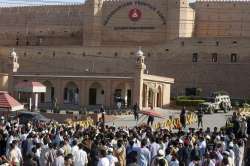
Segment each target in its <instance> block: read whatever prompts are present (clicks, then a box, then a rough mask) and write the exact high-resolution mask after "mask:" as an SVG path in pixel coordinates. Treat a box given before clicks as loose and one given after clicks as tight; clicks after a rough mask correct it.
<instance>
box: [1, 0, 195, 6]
mask: <svg viewBox="0 0 250 166" xmlns="http://www.w3.org/2000/svg"><path fill="white" fill-rule="evenodd" d="M84 1H85V0H0V6H1V7H11V6H27V5H31V6H33V5H54V4H62V3H83V2H84ZM189 1H190V2H193V1H195V0H189Z"/></svg>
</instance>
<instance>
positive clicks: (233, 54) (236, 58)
mask: <svg viewBox="0 0 250 166" xmlns="http://www.w3.org/2000/svg"><path fill="white" fill-rule="evenodd" d="M237 60H238V57H237V54H235V53H232V54H231V62H232V63H235V62H237Z"/></svg>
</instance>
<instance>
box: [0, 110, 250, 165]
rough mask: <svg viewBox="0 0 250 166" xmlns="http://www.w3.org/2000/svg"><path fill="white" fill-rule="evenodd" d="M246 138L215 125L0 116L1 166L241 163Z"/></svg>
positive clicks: (243, 135)
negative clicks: (174, 126)
mask: <svg viewBox="0 0 250 166" xmlns="http://www.w3.org/2000/svg"><path fill="white" fill-rule="evenodd" d="M183 114H184V113H183ZM182 116H183V115H182ZM234 118H236V119H237V118H238V119H239V120H240V119H241V117H237V116H236V117H234ZM236 132H237V131H236ZM245 142H246V135H245V134H239V133H234V132H227V131H226V130H225V129H224V128H221V129H218V128H216V127H215V128H214V129H210V128H207V129H204V130H203V129H202V128H200V129H194V128H189V130H182V129H179V130H178V131H171V130H169V129H165V128H161V129H154V128H153V127H150V126H148V125H143V126H135V127H133V128H127V127H115V126H98V125H97V126H91V127H88V128H83V127H81V126H67V125H64V124H58V123H54V122H51V123H49V124H44V123H32V122H29V123H27V124H19V121H18V120H7V119H6V118H4V117H2V118H1V122H0V166H8V165H9V166H21V165H23V166H87V165H89V166H179V165H180V166H242V164H243V156H244V146H245Z"/></svg>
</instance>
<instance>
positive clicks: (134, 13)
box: [104, 1, 166, 26]
mask: <svg viewBox="0 0 250 166" xmlns="http://www.w3.org/2000/svg"><path fill="white" fill-rule="evenodd" d="M128 6H144V7H147V8H148V9H150V10H152V11H153V12H154V13H155V14H156V15H157V16H159V18H160V20H161V21H162V25H165V24H166V18H165V16H164V15H163V14H162V13H161V11H160V10H159V9H157V8H156V7H155V6H153V5H151V4H150V3H147V2H142V1H133V2H127V3H124V4H122V5H119V6H118V7H117V8H115V9H114V10H112V11H111V12H110V13H109V14H108V16H107V17H106V19H105V20H104V26H105V25H107V24H108V22H109V20H110V19H111V18H112V17H113V16H114V15H115V14H116V13H117V12H118V11H120V10H121V9H123V8H125V7H128ZM128 16H129V19H130V20H131V21H133V22H136V21H139V20H140V19H141V17H142V11H141V10H140V9H138V8H135V7H134V8H132V9H131V10H129V12H128Z"/></svg>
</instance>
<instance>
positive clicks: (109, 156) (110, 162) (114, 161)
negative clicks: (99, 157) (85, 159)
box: [107, 148, 118, 166]
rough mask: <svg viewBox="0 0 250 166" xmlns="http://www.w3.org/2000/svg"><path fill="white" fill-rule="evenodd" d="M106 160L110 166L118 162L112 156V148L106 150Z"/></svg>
mask: <svg viewBox="0 0 250 166" xmlns="http://www.w3.org/2000/svg"><path fill="white" fill-rule="evenodd" d="M107 158H108V159H109V165H110V166H115V164H116V163H117V162H118V159H117V157H115V156H114V155H113V148H108V155H107Z"/></svg>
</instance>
